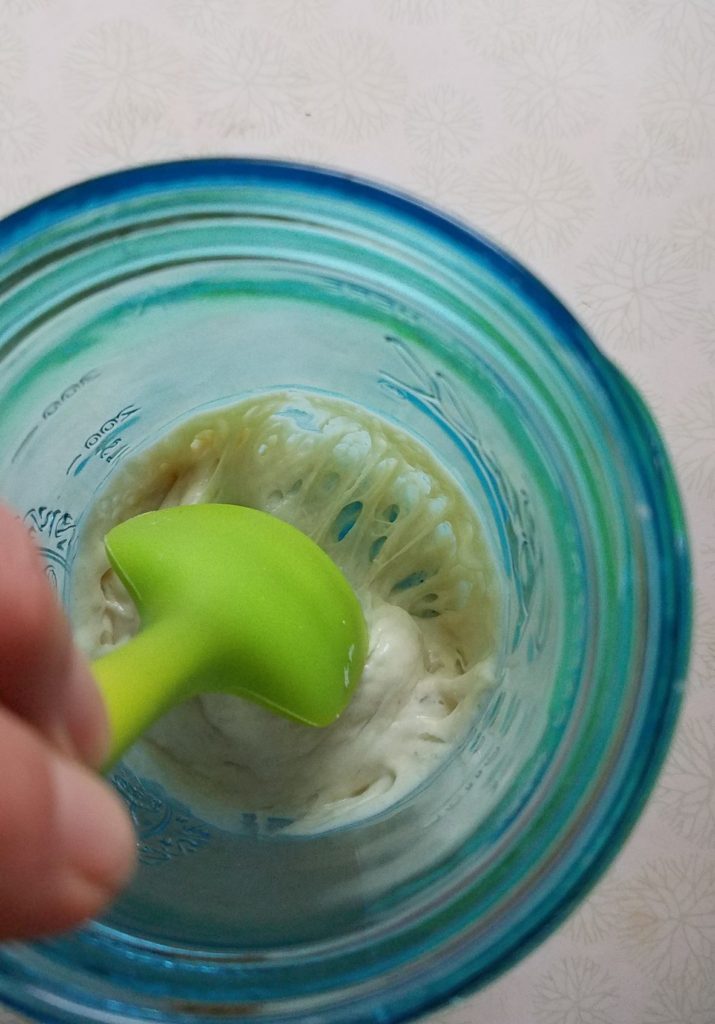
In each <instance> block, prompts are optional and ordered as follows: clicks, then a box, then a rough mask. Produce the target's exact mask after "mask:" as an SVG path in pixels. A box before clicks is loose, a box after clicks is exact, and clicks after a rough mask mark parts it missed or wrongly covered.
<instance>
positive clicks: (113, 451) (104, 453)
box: [65, 404, 141, 476]
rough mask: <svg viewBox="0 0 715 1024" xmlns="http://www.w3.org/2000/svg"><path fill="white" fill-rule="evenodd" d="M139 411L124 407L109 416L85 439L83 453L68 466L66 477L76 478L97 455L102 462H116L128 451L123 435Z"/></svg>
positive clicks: (137, 416)
mask: <svg viewBox="0 0 715 1024" xmlns="http://www.w3.org/2000/svg"><path fill="white" fill-rule="evenodd" d="M140 411H141V408H140V406H138V405H133V404H130V405H125V406H124V408H123V409H120V410H119V412H117V413H115V414H114V416H110V417H109V419H107V420H105V421H104V423H103V424H102V425H101V426H100V427H99V428H98V429H97V430H95V431H94V432H93V433H92V434H90V435H89V437H87V438H86V439H85V442H84V444H83V446H82V447H83V449H84V450H83V451H81V452H79V453H78V454H77V455H75V457H74V458H73V459H72V461H71V462H70V464H69V465H68V467H67V469H66V470H65V473H66V475H67V476H69V475H70V474H72V476H77V474H78V473H81V472H82V470H83V469H84V467H85V466H86V465H87V463H88V462H89V460H90V459H91V458H93V456H95V455H98V456H99V458H100V459H102V460H103V461H104V462H108V463H111V462H116V460H117V459H119V458H121V456H122V455H124V453H125V452H127V451H129V443H128V442H127V441H125V440H124V437H123V434H124V432H125V431H126V430H127V428H128V427H131V426H132V425H133V424H134V423H136V422H137V420H138V419H139V413H140Z"/></svg>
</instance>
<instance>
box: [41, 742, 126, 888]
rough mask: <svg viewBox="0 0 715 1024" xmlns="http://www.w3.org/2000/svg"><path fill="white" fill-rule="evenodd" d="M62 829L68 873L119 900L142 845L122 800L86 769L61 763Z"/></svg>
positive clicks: (57, 767) (58, 797)
mask: <svg viewBox="0 0 715 1024" xmlns="http://www.w3.org/2000/svg"><path fill="white" fill-rule="evenodd" d="M54 781H55V798H56V828H57V839H58V842H59V846H60V850H59V857H60V859H61V860H62V861H63V867H64V869H65V870H66V871H71V872H74V873H75V874H76V875H78V876H79V877H80V878H82V879H84V880H85V881H86V882H87V883H88V884H91V885H93V886H97V887H100V888H102V889H103V890H104V891H105V892H106V893H107V898H108V899H109V898H111V897H112V896H113V895H115V894H116V893H117V892H118V891H119V890H120V889H121V888H122V887H123V886H124V885H125V884H126V883H127V882H128V880H129V878H130V877H131V874H132V872H133V870H134V864H135V858H136V840H135V836H134V830H133V828H132V825H131V822H130V820H129V816H128V814H127V812H126V810H125V809H124V806H123V805H122V803H121V801H120V799H119V797H118V796H117V794H116V793H114V792H113V790H112V789H110V787H109V786H108V785H107V784H106V783H105V782H103V781H102V780H101V779H100V778H99V777H98V776H95V775H92V773H91V772H89V771H88V770H87V769H85V768H83V767H82V766H81V765H77V764H75V763H74V762H72V761H70V760H67V759H66V758H62V757H58V758H56V760H55V780H54Z"/></svg>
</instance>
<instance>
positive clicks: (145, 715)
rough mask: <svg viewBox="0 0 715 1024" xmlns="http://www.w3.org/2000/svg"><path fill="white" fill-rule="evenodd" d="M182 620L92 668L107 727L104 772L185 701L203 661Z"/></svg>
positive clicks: (155, 629) (166, 622) (152, 630)
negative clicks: (161, 718) (145, 733)
mask: <svg viewBox="0 0 715 1024" xmlns="http://www.w3.org/2000/svg"><path fill="white" fill-rule="evenodd" d="M195 633H196V631H195V629H194V628H192V624H191V623H190V622H188V621H186V619H183V618H171V619H163V620H161V621H159V622H156V623H154V624H152V625H149V626H147V627H146V628H144V629H143V630H142V631H141V632H140V633H138V634H137V636H135V637H134V638H133V639H131V640H129V641H128V642H127V643H125V644H123V645H122V646H121V647H116V648H115V649H114V650H113V651H110V652H109V653H108V654H105V655H104V656H103V657H101V658H98V659H97V660H96V661H94V662H93V663H92V672H93V674H94V677H95V679H96V680H97V683H98V685H99V689H100V691H101V693H102V696H103V697H104V702H105V705H106V709H107V716H108V718H109V727H110V735H111V741H110V750H109V754H108V755H107V758H106V760H105V763H104V765H103V770H104V771H107V770H108V769H109V768H111V767H112V765H114V763H115V762H116V761H118V760H119V758H120V757H121V755H122V754H123V753H124V751H125V750H127V748H128V747H130V746H131V745H132V743H134V741H135V740H137V739H138V738H139V736H141V734H142V733H143V732H145V731H146V730H147V729H148V728H149V726H150V725H151V724H152V723H153V722H155V721H156V720H157V719H158V718H159V717H160V716H161V715H163V714H164V712H165V711H168V710H169V708H170V707H172V706H173V705H174V704H178V703H179V702H180V701H181V700H183V699H184V698H186V697H188V696H189V695H190V693H191V686H190V684H191V681H192V680H193V679H194V678H195V677H196V675H197V673H198V672H199V670H200V669H201V666H202V663H203V661H204V652H203V650H202V644H201V643H200V642H197V637H196V635H195Z"/></svg>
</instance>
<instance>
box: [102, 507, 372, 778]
mask: <svg viewBox="0 0 715 1024" xmlns="http://www.w3.org/2000/svg"><path fill="white" fill-rule="evenodd" d="M105 545H106V549H107V554H108V556H109V561H110V563H111V565H112V567H113V568H114V570H115V571H116V572H117V574H118V575H119V577H120V579H121V580H122V582H123V583H124V585H125V587H126V588H127V590H128V591H129V593H130V595H131V597H132V598H133V600H134V601H135V603H136V605H137V608H138V610H139V614H140V616H141V620H142V629H141V631H140V632H139V633H138V634H137V635H136V636H135V637H134V638H133V639H131V640H129V641H128V642H127V643H126V644H124V645H123V646H121V647H117V648H115V649H114V650H113V651H111V652H110V653H109V654H107V655H105V656H104V657H102V658H99V659H98V660H97V661H95V662H94V663H93V665H92V670H93V672H94V675H95V677H96V679H97V682H98V683H99V687H100V689H101V691H102V693H103V695H104V699H105V701H106V705H107V711H108V716H109V722H110V729H111V750H110V753H109V756H108V759H107V763H106V765H105V767H109V766H110V765H111V764H113V763H114V762H115V761H116V760H117V759H118V758H119V757H120V756H121V754H122V753H123V751H124V750H126V749H127V747H129V746H130V745H131V744H132V743H133V742H134V741H135V740H136V739H137V738H138V737H139V736H140V735H141V734H142V733H143V732H144V731H145V730H146V729H147V728H148V727H149V726H150V725H151V724H152V723H153V722H154V721H156V719H157V718H159V717H160V716H161V715H162V714H163V713H164V712H165V711H167V710H168V709H169V708H170V707H172V706H173V705H175V704H178V703H180V702H181V701H183V700H186V698H187V697H192V696H195V695H196V694H198V693H201V692H204V691H217V690H218V691H223V692H226V693H232V694H235V695H237V696H240V697H246V698H248V699H249V700H253V701H256V702H257V703H259V704H264V705H265V706H266V707H269V708H271V709H273V710H275V711H277V712H279V713H280V714H282V715H286V716H288V717H289V718H293V719H297V720H298V721H300V722H306V723H308V724H310V725H316V726H324V725H329V724H330V722H332V721H334V720H335V719H336V718H337V717H338V715H339V714H340V712H341V711H342V710H343V708H344V707H345V706H346V704H347V703H348V701H349V699H350V696H351V694H352V691H353V689H354V687H355V684H356V683H357V681H358V679H359V678H360V675H361V673H362V670H363V667H364V663H365V657H366V654H367V632H366V628H365V622H364V619H363V615H362V611H361V608H360V605H359V603H358V600H357V598H356V597H355V595H354V593H353V592H352V590H351V588H350V586H349V585H348V583H347V581H346V579H345V577H344V576H343V575H342V573H341V572H340V570H339V569H338V568H337V566H336V565H335V564H334V563H333V562H332V561H331V559H330V558H329V557H328V556H327V555H326V554H325V553H324V552H323V551H321V549H320V548H319V547H318V546H317V545H316V544H314V542H313V541H312V540H310V539H309V538H308V537H306V536H305V535H304V534H303V533H301V532H300V531H299V530H296V529H295V528H294V527H293V526H290V525H288V524H287V523H284V522H282V521H281V520H279V519H276V518H275V517H273V516H270V515H268V514H267V513H265V512H258V511H256V510H255V509H250V508H243V507H241V506H238V505H219V504H211V505H184V506H180V507H178V508H168V509H161V510H159V511H158V512H147V513H145V514H143V515H140V516H136V517H135V518H134V519H129V520H127V521H126V522H123V523H120V525H119V526H116V527H114V529H112V530H110V532H109V533H108V534H107V537H106V539H105Z"/></svg>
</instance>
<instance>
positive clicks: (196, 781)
mask: <svg viewBox="0 0 715 1024" xmlns="http://www.w3.org/2000/svg"><path fill="white" fill-rule="evenodd" d="M204 501H225V502H235V503H238V504H243V505H249V506H252V507H255V508H261V509H264V510H266V511H269V512H272V513H273V514H275V515H277V516H279V517H280V518H283V519H285V520H287V521H289V522H292V523H293V524H294V525H296V526H297V527H298V528H300V529H302V530H304V532H306V533H308V534H309V535H310V536H312V537H313V538H314V539H315V540H316V541H317V543H319V544H320V545H321V546H322V547H323V548H324V550H326V551H327V553H328V554H329V555H330V556H331V557H332V558H333V559H334V560H335V561H336V562H337V563H338V565H340V567H341V568H342V570H343V571H344V572H345V574H346V576H347V577H348V579H349V580H350V582H351V584H352V586H353V587H354V588H355V590H356V592H357V594H358V596H359V598H360V600H361V602H362V605H363V609H364V612H365V616H366V620H367V624H368V631H369V637H370V642H369V654H368V659H367V663H366V666H365V670H364V672H363V677H362V679H361V681H360V683H359V685H358V687H357V690H356V693H355V696H354V697H353V700H352V701H351V703H350V705H349V706H348V708H347V709H346V710H345V712H344V713H343V715H342V716H341V717H340V719H339V720H338V721H337V722H336V723H334V724H333V725H331V726H329V727H328V728H326V729H315V728H311V727H309V726H305V725H301V724H299V723H296V722H292V721H289V720H287V719H283V718H280V717H278V716H277V715H274V714H272V713H270V712H269V711H267V710H266V709H264V708H262V707H259V706H257V705H254V704H252V703H250V702H247V701H244V700H242V699H241V698H237V697H232V696H228V695H226V694H218V693H214V694H203V695H202V696H200V697H198V698H196V699H194V700H191V701H188V702H186V703H185V704H183V705H181V706H179V707H177V708H175V709H174V710H173V711H171V712H170V713H169V714H167V715H165V716H164V718H163V719H161V720H160V721H159V722H157V723H156V724H155V725H154V727H153V728H152V729H151V731H150V732H149V733H148V734H147V736H145V737H144V738H143V739H142V740H140V741H139V742H138V743H137V744H136V745H135V746H134V748H133V749H132V750H131V751H130V753H129V755H128V757H127V761H128V763H129V764H130V766H131V767H132V768H133V770H134V771H136V772H138V773H139V774H140V775H144V776H146V777H149V778H152V779H154V780H156V781H158V782H160V783H161V784H162V785H163V786H164V788H165V789H167V791H169V792H171V793H173V795H174V796H176V797H177V798H179V799H181V800H183V801H184V802H185V803H187V804H189V805H190V806H191V808H192V810H193V811H194V813H197V814H199V815H201V816H202V817H203V818H205V819H206V820H207V821H210V822H213V823H214V824H216V825H218V826H219V827H223V828H228V829H232V828H237V827H240V826H241V823H242V822H244V821H245V815H246V814H247V813H249V814H254V815H256V820H258V821H259V822H261V821H262V822H266V821H267V819H269V818H281V819H286V821H287V822H289V823H290V825H289V827H291V828H292V829H293V830H294V831H295V830H298V831H311V830H316V829H321V828H324V827H329V826H333V825H335V824H338V823H344V822H346V821H350V820H355V819H357V818H361V817H363V816H364V815H367V814H372V813H374V812H376V811H378V810H381V809H383V808H384V807H386V806H388V805H390V804H392V803H394V802H395V801H396V800H398V799H399V798H400V797H401V796H403V795H405V794H406V793H408V792H409V791H410V790H412V789H413V788H414V787H415V786H416V785H418V784H419V783H420V782H421V781H423V780H424V779H425V778H426V777H427V776H428V775H429V774H430V773H431V772H432V771H433V770H434V768H435V767H436V766H437V765H438V764H439V763H440V761H442V760H443V759H444V758H445V756H446V754H447V752H448V751H449V750H450V749H453V748H454V746H455V744H456V743H458V741H459V740H460V739H461V738H462V737H463V736H464V735H465V733H466V730H467V728H468V725H469V723H470V721H471V720H472V719H473V717H474V712H475V708H476V705H477V702H478V700H479V699H480V697H481V696H482V695H483V693H484V691H485V689H486V688H487V687H488V686H489V685H490V683H491V682H492V678H493V672H492V667H491V662H490V656H491V654H492V651H493V647H494V631H495V620H496V614H495V608H494V587H493V577H492V570H491V563H490V560H489V557H488V554H487V551H486V548H485V545H484V541H483V538H482V536H481V532H480V529H479V526H478V523H477V522H476V519H475V517H474V514H473V512H472V511H471V509H470V507H469V505H468V503H467V502H466V499H465V498H464V496H463V495H462V493H461V491H460V490H459V488H458V486H457V485H456V483H455V482H454V481H453V480H452V479H451V478H450V477H448V476H447V475H446V474H445V473H444V472H443V471H442V470H441V469H440V468H439V467H438V466H437V464H436V463H435V461H434V459H433V458H432V457H431V456H430V455H429V453H428V452H427V451H426V449H425V448H423V447H422V446H421V445H419V444H417V442H416V441H414V440H413V439H412V438H410V437H409V436H408V435H406V434H404V433H403V432H401V431H398V430H396V429H395V428H394V427H392V426H390V425H388V424H387V423H385V422H384V421H383V420H381V419H378V418H377V417H374V416H372V415H370V414H368V413H366V412H365V411H364V410H362V409H358V408H357V407H354V406H351V405H348V404H347V403H343V402H338V401H337V400H334V399H328V398H325V397H322V396H321V397H318V396H313V395H311V396H308V395H304V394H301V395H298V394H294V393H280V394H270V395H264V396H261V397H259V398H255V399H252V400H248V401H245V402H243V403H241V404H240V405H237V406H233V407H230V408H226V409H223V410H219V411H214V412H210V413H206V414H203V415H202V416H199V417H197V418H195V419H194V420H192V421H190V422H188V423H184V424H182V425H181V426H180V427H178V428H176V429H175V430H174V431H172V432H171V433H169V434H168V435H166V436H165V437H164V438H162V439H161V440H160V441H159V442H158V443H157V444H155V445H153V446H152V447H150V448H148V449H147V450H146V451H145V452H144V453H142V454H141V455H139V456H137V457H135V458H134V459H133V460H131V462H129V463H127V465H126V466H125V467H124V468H123V470H122V471H121V472H120V473H118V474H117V476H116V478H115V479H114V481H113V482H112V486H111V487H110V488H109V489H108V491H107V492H106V493H105V494H104V495H103V496H102V498H101V499H100V500H99V501H98V502H97V504H96V506H95V507H94V509H93V511H92V513H91V515H90V517H89V521H88V523H87V524H86V527H85V528H84V530H83V533H82V540H81V543H82V549H81V557H80V558H78V559H77V560H76V566H77V570H76V575H75V580H74V591H73V608H72V611H73V620H74V623H75V628H76V634H77V637H78V640H79V642H80V645H81V646H82V647H83V648H84V650H85V651H86V652H87V653H88V654H89V655H90V656H92V657H96V656H97V655H99V654H101V653H103V652H105V651H106V650H108V649H110V648H111V647H113V646H115V645H117V644H119V643H122V642H124V641H126V640H127V639H128V638H129V637H131V636H132V635H133V633H135V632H136V631H137V629H138V628H139V622H138V618H137V614H136V611H135V609H134V607H133V604H132V602H131V600H130V598H129V596H128V595H127V593H126V591H125V590H124V588H123V587H122V585H121V583H120V582H119V580H118V579H117V577H116V576H115V574H114V573H113V572H112V570H111V569H110V568H109V565H108V563H107V560H106V556H105V553H104V547H103V537H104V535H105V533H106V532H107V530H108V529H110V528H111V526H113V525H114V524H116V523H117V522H120V521H122V520H123V519H126V518H128V517H129V516H131V515H135V514H137V513H139V512H143V511H148V510H149V509H154V508H159V507H166V506H170V505H177V504H189V503H195V502H204Z"/></svg>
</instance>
